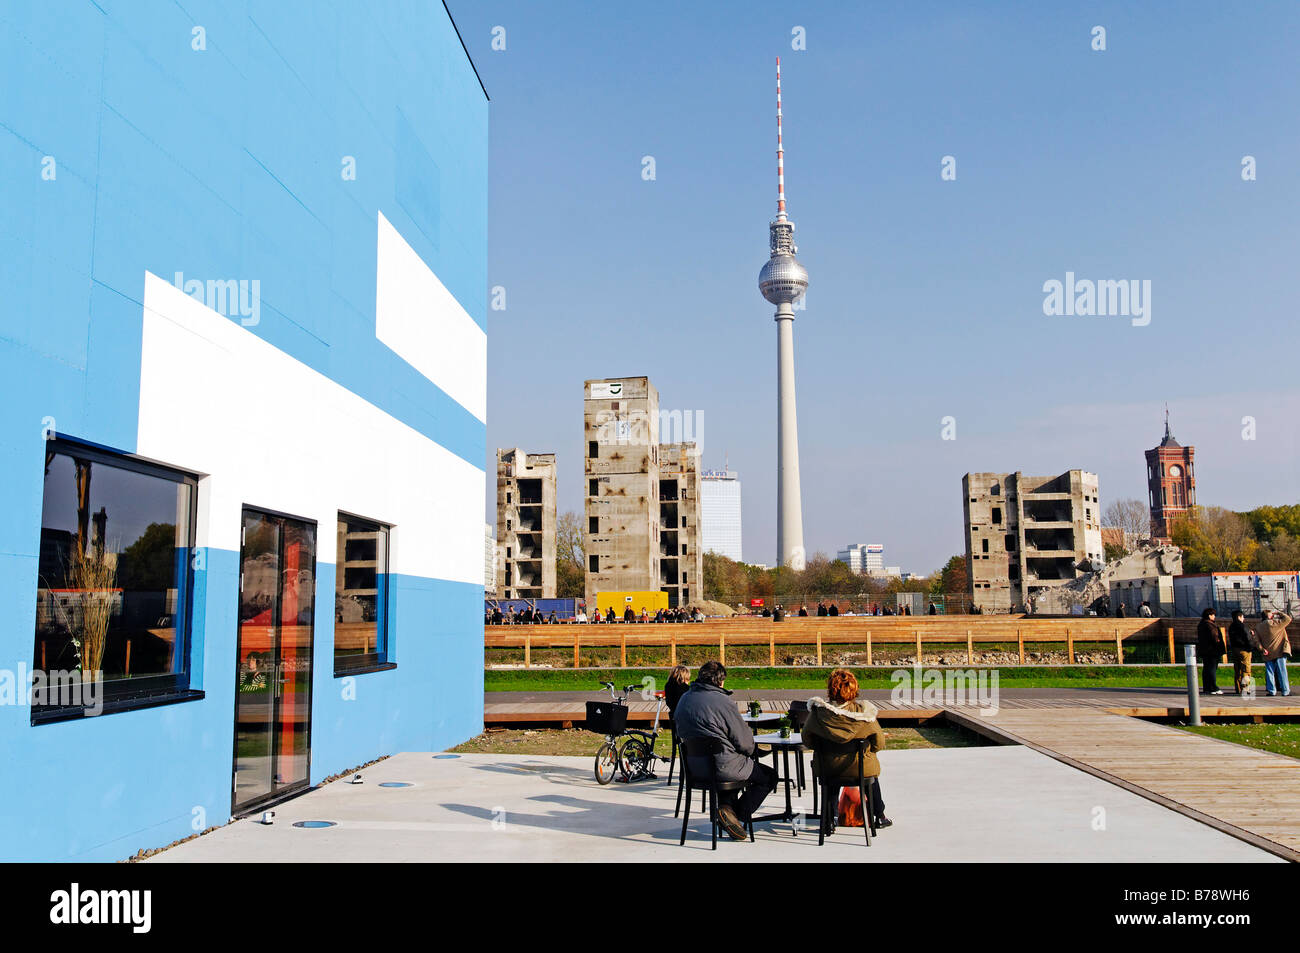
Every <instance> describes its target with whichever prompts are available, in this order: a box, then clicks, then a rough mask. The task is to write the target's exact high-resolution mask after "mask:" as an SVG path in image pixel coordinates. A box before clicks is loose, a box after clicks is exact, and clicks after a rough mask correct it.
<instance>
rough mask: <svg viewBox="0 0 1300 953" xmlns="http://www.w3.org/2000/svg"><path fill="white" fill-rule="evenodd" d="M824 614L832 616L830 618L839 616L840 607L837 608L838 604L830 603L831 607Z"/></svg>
mask: <svg viewBox="0 0 1300 953" xmlns="http://www.w3.org/2000/svg"><path fill="white" fill-rule="evenodd" d="M826 613H827V615H832V616H837V615H839V614H840V607H839V604H838V603H835V602H832V603H831V607H830V608H829V609H827V610H826Z"/></svg>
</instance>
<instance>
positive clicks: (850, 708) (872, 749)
mask: <svg viewBox="0 0 1300 953" xmlns="http://www.w3.org/2000/svg"><path fill="white" fill-rule="evenodd" d="M877 714H878V711H877V709H876V706H875V705H873V704H871V702H869V701H866V700H865V699H864V700H862V701H859V700H858V680H857V677H856V676H855V675H854V674H853V673H852V672H850V671H849V670H848V669H847V668H837V669H835V670H834V671H833V672H831V675H830V678H829V679H827V681H826V697H825V698H810V699H808V720H807V721H806V722H804V726H803V732H802V734H803V736H804V737H805V738H808V737H809V736H813V737H818V738H824V739H825V740H827V741H830V742H833V743H835V744H843V743H844V742H846V741H859V740H865V741H867V748H866V751H865V752H864V757H863V759H862V775H863V777H867V778H875V779H876V783H875V784H873V785H871V805H870V808H871V816H872V817H874V818H875V819H876V823H875V827H876V828H877V829H879V828H882V827H889V826H890V825H892V824H893V823H894V822H893V821H891V820H890V819H889V818H887V817H885V802H884V800H883V798H882V797H881V795H880V760H879V759H878V758H877V757H876V752H877V751H881V750H883V749H884V747H885V732H884V731H883V730H882V729H881V727H880V722H879V721H877V720H876V716H877ZM807 747H809V748H811V747H812V744H811V743H808V744H807ZM826 768H827V772H826V773H828V774H829V775H830V776H831V778H832V781H831V784H830V785H829V786H828V787H829V790H828V791H827V794H826V800H827V803H828V804H832V805H833V804H837V803H838V801H839V794H840V788H841V787H843V786H844V785H845V784H849V785H852V784H856V783H857V778H858V757H857V754H856V753H853V754H841V755H835V756H834V757H833V758H828V763H827V765H826ZM813 772H814V773H815V774H819V773H821V771H820V766H819V765H818V764H817V760H816V758H815V757H814V759H813ZM834 829H835V827H834V822H832V824H831V826H830V828H829V829H828V830H827V832H826V833H828V834H829V833H833V832H834Z"/></svg>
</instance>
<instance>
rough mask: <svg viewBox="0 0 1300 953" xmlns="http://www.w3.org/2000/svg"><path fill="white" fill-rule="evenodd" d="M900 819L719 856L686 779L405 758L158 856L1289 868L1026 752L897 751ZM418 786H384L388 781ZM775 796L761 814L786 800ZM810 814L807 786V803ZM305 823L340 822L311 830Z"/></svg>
mask: <svg viewBox="0 0 1300 953" xmlns="http://www.w3.org/2000/svg"><path fill="white" fill-rule="evenodd" d="M881 760H882V764H883V776H882V789H883V792H884V796H885V802H886V808H887V813H888V814H889V816H890V817H891V818H892V819H893V820H894V822H895V823H894V826H893V827H891V828H889V829H887V830H882V831H881V832H880V833H879V835H878V836H877V838H876V840H875V842H874V844H873V846H871V847H870V848H868V847H866V846H865V844H864V843H863V838H862V832H861V830H860V829H843V828H842V829H841V830H840V831H839V832H838V833H836V834H835V835H834V836H833V837H831V838H829V839H828V840H827V842H826V846H825V847H822V848H820V849H819V848H818V846H817V835H816V831H815V829H814V828H812V827H811V826H810V827H809V828H808V829H806V830H805V831H804V832H803V833H801V834H799V835H798V836H797V837H795V836H792V834H791V826H790V825H789V824H786V823H780V822H773V823H765V824H760V825H758V828H757V832H756V833H757V841H756V843H753V844H750V843H747V842H745V843H737V842H733V841H730V840H729V839H726V838H725V836H724V838H723V839H722V840H721V841H720V842H719V844H718V850H717V851H716V852H711V851H710V850H709V839H708V826H707V823H705V822H702V821H698V820H697V819H695V818H693V819H692V823H691V829H690V833H689V835H688V838H687V842H686V846H685V847H679V846H678V843H677V840H678V836H679V833H680V830H681V822H680V821H679V820H676V819H674V818H673V816H672V814H673V805H674V800H675V794H676V783H675V782H674V785H673V787H671V788H669V787H668V786H667V785H666V784H664V783H663V781H662V780H660V781H658V782H642V783H640V784H635V785H630V786H629V785H625V784H619V783H614V784H611V785H609V786H607V787H600V786H599V785H597V784H596V782H595V779H594V777H593V776H592V763H591V759H588V758H555V757H540V756H527V755H523V756H519V755H464V756H462V757H460V758H456V759H447V760H440V759H435V758H434V757H433V755H432V754H429V753H413V752H407V753H402V754H398V755H395V756H394V757H392V758H389V759H387V760H385V761H382V762H380V763H378V764H375V765H372V766H371V767H369V768H367V769H366V770H365V771H363V772H362V774H363V776H364V779H365V783H364V784H361V785H353V784H347V783H344V782H339V781H336V782H334V783H332V784H328V785H325V786H324V787H322V788H320V789H319V790H316V791H313V792H311V793H309V794H306V795H303V796H302V797H299V798H296V799H294V800H292V801H288V802H286V803H283V804H281V805H279V806H278V807H276V808H275V811H276V818H275V823H274V824H273V825H271V826H266V825H262V824H259V823H256V822H255V821H253V820H242V821H237V822H235V823H233V824H231V825H228V826H226V827H224V828H221V829H220V830H217V831H214V832H213V833H210V834H206V835H204V836H203V837H200V838H197V839H195V840H192V841H189V842H186V843H184V844H180V845H178V846H176V847H173V848H171V849H170V850H167V851H164V852H162V853H160V854H158V855H155V856H154V857H152V858H150V860H149V861H147V862H152V863H185V862H207V863H212V862H231V861H236V862H237V861H251V862H258V863H266V862H276V861H307V862H322V863H342V862H357V861H469V862H487V863H502V862H507V863H508V862H544V861H557V860H558V861H583V862H587V861H604V862H628V861H665V862H667V861H676V862H683V861H706V862H713V863H729V862H738V861H739V862H764V861H770V862H789V861H849V862H852V861H857V862H871V863H877V864H880V863H903V862H925V863H944V862H966V861H1009V862H1042V861H1068V862H1094V861H1120V862H1127V861H1135V862H1136V861H1188V862H1210V861H1215V862H1231V861H1277V862H1280V861H1279V860H1278V858H1276V857H1273V856H1272V855H1270V854H1268V853H1266V852H1264V851H1261V850H1258V849H1257V848H1255V847H1252V846H1250V845H1248V844H1246V843H1244V842H1242V841H1239V840H1237V839H1235V838H1233V837H1230V836H1228V835H1226V834H1223V833H1220V832H1218V831H1215V830H1213V829H1211V828H1209V827H1206V826H1204V825H1202V824H1200V823H1198V822H1196V821H1194V820H1191V819H1190V818H1187V817H1184V816H1182V815H1181V814H1178V813H1176V812H1173V811H1169V810H1167V809H1165V808H1163V807H1160V806H1159V805H1156V804H1154V803H1152V802H1150V801H1148V800H1146V799H1144V798H1141V797H1138V796H1137V795H1134V794H1130V793H1128V792H1127V791H1124V790H1123V789H1121V788H1118V787H1115V786H1114V785H1111V784H1108V783H1106V782H1104V781H1101V780H1099V779H1097V778H1094V777H1092V776H1090V775H1087V774H1084V773H1082V772H1080V771H1076V770H1074V769H1073V768H1070V767H1067V766H1066V765H1063V764H1060V763H1059V762H1057V761H1054V760H1052V759H1051V758H1048V757H1046V756H1044V755H1041V754H1038V753H1037V752H1035V751H1033V750H1031V749H1028V748H1020V747H976V748H946V749H922V750H912V751H885V752H883V753H882V755H881ZM389 780H392V781H408V782H412V783H413V786H412V787H407V788H381V787H379V786H378V785H379V782H381V781H389ZM777 800H778V795H777V794H773V795H772V796H771V798H769V800H768V802H767V804H765V805H764V810H768V809H776V807H777ZM803 803H804V804H805V805H807V806H808V807H811V794H810V793H808V795H807V796H806V797H805V798H804V799H803ZM298 820H331V821H336V822H337V826H335V827H330V828H324V829H316V830H313V829H304V828H295V827H293V826H292V823H293V822H294V821H298Z"/></svg>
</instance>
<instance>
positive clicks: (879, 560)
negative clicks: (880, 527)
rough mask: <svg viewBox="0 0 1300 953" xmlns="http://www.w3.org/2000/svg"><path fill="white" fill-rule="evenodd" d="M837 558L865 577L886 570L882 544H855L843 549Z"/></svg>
mask: <svg viewBox="0 0 1300 953" xmlns="http://www.w3.org/2000/svg"><path fill="white" fill-rule="evenodd" d="M835 558H836V559H837V560H839V561H840V562H842V563H846V564H847V565H848V567H849V568H850V569H852V570H853V571H854V572H856V573H861V574H863V575H867V574H872V575H874V574H876V573H880V572H883V571H884V569H885V547H884V545H883V544H882V543H854V544H852V545H850V546H848V547H847V548H845V549H841V550H840V551H839V552H838V553H836V554H835Z"/></svg>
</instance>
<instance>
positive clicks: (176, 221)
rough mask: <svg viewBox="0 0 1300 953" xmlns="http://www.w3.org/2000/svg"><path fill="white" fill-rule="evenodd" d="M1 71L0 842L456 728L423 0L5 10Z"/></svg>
mask: <svg viewBox="0 0 1300 953" xmlns="http://www.w3.org/2000/svg"><path fill="white" fill-rule="evenodd" d="M0 71H3V74H4V81H3V83H2V84H0V168H3V171H4V175H3V177H2V178H0V291H2V293H3V299H4V302H5V307H4V313H3V316H2V317H0V392H2V393H3V399H2V400H0V448H2V453H0V599H2V600H3V604H4V606H5V607H6V611H5V612H4V613H3V614H2V615H0V758H2V759H3V764H4V767H5V771H6V775H7V776H8V777H9V778H10V783H8V784H5V785H3V786H0V819H2V820H0V824H2V826H3V837H0V857H3V858H4V859H7V860H105V861H108V860H118V859H122V858H125V857H128V856H131V855H132V854H134V853H136V852H137V851H138V850H141V849H148V848H153V847H158V846H161V845H164V844H167V843H170V842H172V841H174V840H177V839H179V838H183V837H187V836H189V835H191V834H193V833H195V832H197V831H201V830H203V829H205V828H207V827H210V826H213V825H219V824H222V823H224V822H226V821H227V820H228V819H229V818H230V817H231V816H232V815H234V814H237V813H243V812H245V811H248V810H254V809H257V808H258V807H260V806H261V805H263V804H266V803H271V802H273V801H274V800H275V799H277V798H279V797H282V796H286V795H288V794H291V793H293V792H295V791H298V790H302V789H303V788H304V787H306V786H308V785H310V784H316V783H319V782H320V781H321V780H322V779H324V778H325V777H328V776H330V775H332V774H335V773H338V772H341V771H344V770H347V769H349V768H351V767H354V766H356V765H359V764H362V763H365V762H367V761H369V760H372V759H374V758H377V757H379V756H381V755H385V754H391V753H394V752H397V751H402V750H438V749H440V748H442V747H445V746H447V745H450V744H454V743H456V742H458V741H461V740H463V739H464V738H466V737H468V736H470V735H472V734H474V733H476V732H477V731H479V730H480V729H481V727H482V710H483V706H482V701H483V698H482V663H483V643H482V638H481V631H480V629H479V626H480V625H481V622H482V615H481V606H482V598H483V570H482V566H483V548H482V547H483V537H482V512H483V509H484V492H485V485H486V483H485V478H484V471H483V465H484V460H485V457H486V450H485V419H486V340H487V339H486V332H487V322H486V312H485V306H484V297H485V296H484V290H485V288H486V266H487V140H488V100H487V96H486V93H485V91H484V90H483V88H482V86H481V84H480V82H479V79H478V76H477V74H476V72H475V70H474V68H473V64H472V63H471V62H470V60H469V58H468V55H467V53H466V51H465V49H464V47H463V44H462V42H461V39H460V37H459V35H458V34H457V32H456V29H455V25H454V24H453V23H452V21H451V19H450V17H449V15H448V14H447V12H446V9H445V7H444V6H443V5H442V4H440V3H436V2H425V0H402V2H393V3H383V4H366V3H355V2H350V0H311V2H308V0H193V2H186V3H183V4H179V3H175V2H172V0H93V2H92V0H69V2H67V3H58V4H49V3H19V4H5V5H4V6H3V7H0ZM56 673H62V674H58V675H56ZM60 679H62V681H61V682H60ZM78 679H80V694H77V693H76V691H74V689H75V688H76V686H77V682H78ZM56 683H58V684H60V685H61V686H62V687H61V688H60V689H58V690H56V688H55V685H56ZM88 683H89V684H88Z"/></svg>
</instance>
